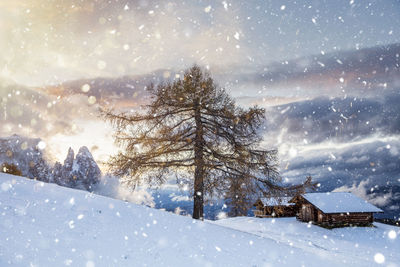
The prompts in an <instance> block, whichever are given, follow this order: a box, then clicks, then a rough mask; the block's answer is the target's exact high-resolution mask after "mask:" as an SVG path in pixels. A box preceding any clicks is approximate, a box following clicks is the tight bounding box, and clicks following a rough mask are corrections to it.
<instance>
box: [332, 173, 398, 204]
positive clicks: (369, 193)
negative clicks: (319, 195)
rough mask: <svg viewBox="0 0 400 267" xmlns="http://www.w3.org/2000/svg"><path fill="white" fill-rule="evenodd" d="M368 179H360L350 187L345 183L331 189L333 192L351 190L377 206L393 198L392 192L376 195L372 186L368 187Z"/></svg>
mask: <svg viewBox="0 0 400 267" xmlns="http://www.w3.org/2000/svg"><path fill="white" fill-rule="evenodd" d="M369 184H370V181H369V180H368V179H367V180H365V181H361V182H360V183H359V184H358V185H356V184H353V185H352V186H351V187H348V186H346V185H344V186H341V187H338V188H336V189H335V190H333V192H351V193H353V194H354V195H356V196H358V197H360V198H362V199H364V200H367V201H369V202H371V203H372V204H374V205H377V206H379V207H384V206H386V205H387V204H388V203H389V202H390V201H391V199H392V198H393V194H392V192H389V193H387V194H383V195H377V194H376V193H373V187H372V188H371V187H368V185H369Z"/></svg>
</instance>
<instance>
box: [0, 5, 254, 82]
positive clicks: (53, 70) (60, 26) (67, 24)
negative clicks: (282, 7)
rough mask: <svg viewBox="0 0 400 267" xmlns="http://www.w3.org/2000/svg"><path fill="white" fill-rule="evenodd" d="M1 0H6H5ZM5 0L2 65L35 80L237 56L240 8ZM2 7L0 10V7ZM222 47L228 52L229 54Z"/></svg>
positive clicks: (241, 53) (222, 61)
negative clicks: (238, 13)
mask: <svg viewBox="0 0 400 267" xmlns="http://www.w3.org/2000/svg"><path fill="white" fill-rule="evenodd" d="M2 2H4V1H2ZM14 2H15V1H12V0H6V1H5V2H4V3H3V4H2V5H3V6H4V7H5V10H8V11H9V12H10V13H7V12H2V13H4V14H5V16H0V25H2V24H4V25H5V26H4V25H3V27H4V28H3V31H2V35H3V36H2V37H4V38H1V39H0V40H1V41H0V48H3V49H2V51H3V53H2V54H1V56H0V63H4V64H0V65H1V66H5V67H4V68H3V69H0V73H3V75H5V76H8V77H10V78H12V79H14V80H16V81H18V82H20V83H23V84H29V85H40V84H49V83H53V84H54V83H58V82H60V81H65V80H69V79H79V78H87V77H98V76H102V77H111V76H113V77H115V76H122V75H126V74H132V73H136V74H143V73H146V72H150V71H153V70H156V69H160V68H169V67H171V66H174V67H176V68H184V67H187V66H188V65H191V64H192V63H193V62H199V63H200V64H204V65H213V64H216V65H226V64H233V63H239V62H241V61H243V60H244V59H245V58H246V54H247V53H248V51H246V48H245V46H242V47H241V48H240V49H239V48H238V47H237V45H238V43H239V40H237V38H235V37H234V36H238V35H239V36H240V32H241V27H242V25H241V22H240V20H237V19H236V17H237V12H238V9H230V10H225V9H224V7H223V5H215V6H213V8H212V9H211V10H210V12H206V11H205V10H204V7H205V6H203V4H201V3H192V2H191V3H190V4H187V5H185V4H177V3H174V2H168V3H167V2H163V1H149V2H147V1H113V2H112V3H111V2H110V1H105V0H101V1H94V0H93V1H91V0H89V1H83V2H82V1H80V2H79V1H78V2H76V1H72V0H67V1H62V2H60V1H50V0H49V1H38V0H26V1H24V5H22V7H21V6H19V5H16V4H13V3H14ZM2 13H0V14H2ZM226 55H229V57H227V56H226Z"/></svg>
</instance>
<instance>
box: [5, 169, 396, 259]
mask: <svg viewBox="0 0 400 267" xmlns="http://www.w3.org/2000/svg"><path fill="white" fill-rule="evenodd" d="M0 212H1V213H0V266H8V265H11V266H65V265H71V266H281V265H287V266H301V265H305V266H321V264H322V263H323V264H324V266H338V265H342V264H343V263H345V264H346V265H347V264H348V265H352V266H371V265H374V264H375V262H374V253H375V246H376V244H375V242H376V240H379V242H380V243H379V244H382V246H387V248H385V247H381V248H380V250H377V251H376V252H379V251H380V252H381V253H382V254H383V255H384V256H385V257H386V262H385V263H394V264H397V263H398V262H400V258H399V255H398V253H397V254H393V251H400V250H399V240H398V239H393V240H392V239H390V240H389V239H388V240H387V238H386V237H385V236H384V235H386V232H387V231H388V230H389V229H395V230H398V228H394V227H389V226H383V225H381V224H379V225H378V227H377V228H369V229H366V228H360V229H347V230H346V231H348V232H351V231H353V230H354V232H353V236H355V237H357V239H356V240H355V241H352V240H342V241H341V243H339V245H342V244H346V246H345V247H338V246H337V245H335V244H334V243H333V242H336V240H340V239H341V238H340V235H339V236H338V234H337V232H336V231H329V230H325V229H319V228H317V227H311V228H307V225H306V224H302V223H298V222H295V221H293V220H292V221H290V223H283V224H276V227H275V228H268V229H269V230H268V231H266V230H265V229H267V228H266V227H264V226H263V225H257V224H254V223H247V222H249V221H247V222H246V221H242V222H241V223H240V227H239V228H240V230H239V231H238V230H235V229H231V228H228V227H226V226H229V227H234V224H235V222H238V223H239V222H240V221H239V220H237V219H230V220H225V221H220V222H217V223H218V224H220V225H217V224H216V223H212V222H200V221H194V220H192V219H191V218H188V217H183V216H178V215H174V214H172V213H168V212H164V211H160V210H155V209H152V208H148V207H144V206H139V205H135V204H132V203H127V202H123V201H119V200H114V199H110V198H106V197H102V196H97V195H94V194H90V193H88V192H84V191H79V190H73V189H70V188H65V187H60V186H58V185H56V184H46V183H43V182H37V181H32V180H28V179H26V178H23V177H16V176H11V175H6V174H0ZM242 220H254V219H248V218H245V219H242ZM276 221H278V220H276ZM228 222H230V223H228ZM261 222H262V223H265V224H268V223H269V222H268V220H265V221H260V223H261ZM283 222H285V220H283ZM221 225H222V226H221ZM291 225H293V226H291ZM296 228H297V229H302V230H301V232H300V233H301V235H299V236H296V234H295V233H294V232H295V230H296ZM286 233H287V234H288V235H289V236H293V240H292V244H291V243H290V242H287V240H286V239H287V238H286ZM394 233H395V232H394ZM395 234H396V233H395ZM397 234H400V233H399V232H397ZM323 235H327V238H326V239H323V237H321V236H323ZM392 235H393V233H392ZM381 236H382V237H381ZM303 238H307V239H303ZM316 240H317V241H316ZM318 240H320V241H322V240H325V245H326V246H324V244H321V243H323V242H319V241H318ZM308 242H311V244H315V245H308ZM343 242H345V243H343ZM356 242H360V243H359V245H358V246H359V248H360V249H357V248H354V247H356ZM383 242H384V243H383ZM336 247H338V249H337V250H335V249H331V248H336ZM346 248H349V249H350V248H351V250H350V252H349V253H342V250H343V249H346ZM366 250H369V252H367V251H366ZM389 251H391V252H392V254H390V253H388V252H389Z"/></svg>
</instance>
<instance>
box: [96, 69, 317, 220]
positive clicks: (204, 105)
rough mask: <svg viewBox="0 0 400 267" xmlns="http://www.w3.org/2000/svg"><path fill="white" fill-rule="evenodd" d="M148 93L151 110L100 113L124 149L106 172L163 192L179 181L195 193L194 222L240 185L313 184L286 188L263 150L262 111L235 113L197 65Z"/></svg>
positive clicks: (272, 154)
mask: <svg viewBox="0 0 400 267" xmlns="http://www.w3.org/2000/svg"><path fill="white" fill-rule="evenodd" d="M148 91H149V93H150V95H151V100H150V101H149V102H150V103H149V104H147V105H144V106H142V107H141V110H140V111H137V112H118V111H114V110H103V111H102V114H103V116H104V118H105V119H106V120H107V121H109V122H111V123H112V125H113V126H114V127H115V141H116V143H117V145H119V146H120V147H121V148H122V149H121V151H120V152H119V153H118V154H117V155H115V156H112V157H111V158H110V160H109V162H108V163H109V164H108V165H109V167H110V170H111V171H112V172H113V173H114V174H115V175H118V176H121V177H123V179H124V180H125V182H127V183H128V184H129V185H131V186H133V187H135V186H138V185H140V184H143V183H146V184H150V185H161V184H163V183H165V182H166V181H167V180H170V179H171V178H173V177H175V178H176V180H177V183H178V184H180V185H182V184H186V185H187V184H188V185H189V186H190V188H192V194H193V199H194V204H193V218H195V219H202V218H203V216H204V212H203V206H204V200H205V196H213V195H219V196H224V194H225V193H229V191H230V188H231V186H236V187H237V182H238V180H240V183H241V184H243V183H244V184H246V188H251V190H252V191H253V192H261V193H267V192H268V193H271V192H281V191H290V190H298V189H299V188H304V186H305V185H306V184H307V183H309V182H310V181H306V182H305V184H302V185H299V186H293V187H291V188H285V187H283V186H281V184H280V176H279V174H278V171H277V161H276V151H274V150H264V149H262V148H260V145H259V144H260V141H261V140H262V138H261V136H260V133H259V131H258V129H259V128H260V126H262V123H263V120H264V119H265V110H264V109H262V108H258V107H256V106H255V107H252V108H249V109H247V110H245V109H242V108H240V107H238V106H237V105H236V104H235V102H234V100H233V99H232V98H231V97H230V96H229V95H228V94H227V93H226V92H225V90H224V89H221V88H219V87H218V86H217V85H216V84H215V82H214V80H213V79H212V77H211V76H210V74H209V73H208V72H207V71H204V70H203V69H202V68H200V67H199V66H197V65H194V66H193V67H191V68H190V69H188V70H187V71H186V72H185V73H184V76H183V78H182V79H176V80H174V81H171V82H168V83H162V84H159V85H157V86H154V85H150V86H149V87H148ZM231 191H232V190H231Z"/></svg>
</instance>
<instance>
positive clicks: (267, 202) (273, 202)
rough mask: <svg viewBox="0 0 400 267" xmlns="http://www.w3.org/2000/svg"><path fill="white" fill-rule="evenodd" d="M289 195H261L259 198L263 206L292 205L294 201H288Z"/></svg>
mask: <svg viewBox="0 0 400 267" xmlns="http://www.w3.org/2000/svg"><path fill="white" fill-rule="evenodd" d="M291 199H292V198H291V197H279V198H275V197H262V198H260V200H261V202H262V203H263V205H264V206H268V207H270V206H293V205H294V203H289V201H290V200H291Z"/></svg>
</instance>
